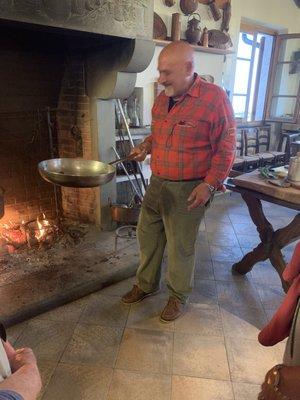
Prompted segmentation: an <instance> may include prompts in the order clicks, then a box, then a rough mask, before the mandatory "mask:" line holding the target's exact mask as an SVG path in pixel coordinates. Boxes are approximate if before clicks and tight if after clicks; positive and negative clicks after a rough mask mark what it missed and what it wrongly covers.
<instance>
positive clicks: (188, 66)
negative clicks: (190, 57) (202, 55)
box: [186, 61, 194, 75]
mask: <svg viewBox="0 0 300 400" xmlns="http://www.w3.org/2000/svg"><path fill="white" fill-rule="evenodd" d="M186 71H187V73H188V75H192V74H193V72H194V63H193V62H192V61H187V62H186Z"/></svg>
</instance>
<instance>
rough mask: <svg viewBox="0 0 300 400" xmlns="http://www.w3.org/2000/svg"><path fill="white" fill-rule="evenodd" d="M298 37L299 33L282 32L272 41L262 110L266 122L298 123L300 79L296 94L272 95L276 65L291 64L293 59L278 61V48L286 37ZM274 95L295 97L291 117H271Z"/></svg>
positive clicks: (299, 121) (299, 113) (299, 115)
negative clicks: (265, 95) (272, 45)
mask: <svg viewBox="0 0 300 400" xmlns="http://www.w3.org/2000/svg"><path fill="white" fill-rule="evenodd" d="M295 38H296V39H297V38H299V39H300V34H299V33H293V34H282V35H276V37H275V42H274V50H273V54H272V59H271V70H270V76H269V81H268V85H267V98H266V103H265V111H264V119H265V120H266V121H268V122H287V123H292V124H293V123H300V81H299V87H298V92H297V95H274V94H273V93H274V85H275V77H276V71H277V67H278V65H280V64H282V65H283V64H292V63H293V61H279V55H280V49H281V44H282V42H283V41H284V40H288V39H295ZM274 97H281V98H296V104H295V108H294V115H293V117H292V118H283V117H271V116H270V113H271V106H272V99H273V98H274Z"/></svg>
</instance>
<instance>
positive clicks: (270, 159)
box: [256, 125, 280, 166]
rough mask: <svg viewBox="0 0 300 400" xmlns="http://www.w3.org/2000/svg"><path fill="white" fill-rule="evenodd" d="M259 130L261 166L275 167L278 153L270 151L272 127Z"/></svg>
mask: <svg viewBox="0 0 300 400" xmlns="http://www.w3.org/2000/svg"><path fill="white" fill-rule="evenodd" d="M256 129H257V147H258V151H257V152H258V156H259V158H260V163H261V166H265V165H270V166H275V164H276V156H278V157H279V156H280V155H279V154H278V155H277V154H275V153H276V152H273V151H270V140H271V125H265V126H259V127H257V128H256Z"/></svg>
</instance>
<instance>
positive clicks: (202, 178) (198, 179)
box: [153, 175, 205, 182]
mask: <svg viewBox="0 0 300 400" xmlns="http://www.w3.org/2000/svg"><path fill="white" fill-rule="evenodd" d="M153 176H155V177H156V178H158V179H162V180H164V181H167V182H196V181H203V180H204V179H205V177H201V178H192V179H178V180H177V179H166V178H163V177H160V176H157V175H153Z"/></svg>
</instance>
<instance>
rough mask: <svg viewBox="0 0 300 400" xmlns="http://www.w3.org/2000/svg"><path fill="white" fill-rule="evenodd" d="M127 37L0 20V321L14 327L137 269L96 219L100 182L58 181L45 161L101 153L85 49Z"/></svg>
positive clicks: (128, 249)
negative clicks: (42, 167)
mask: <svg viewBox="0 0 300 400" xmlns="http://www.w3.org/2000/svg"><path fill="white" fill-rule="evenodd" d="M27 28H28V29H27ZM127 40H128V39H124V38H116V37H108V36H102V35H94V34H88V33H75V32H70V31H68V32H66V31H64V30H59V31H58V30H56V29H54V28H51V29H50V30H47V28H39V29H37V27H35V26H34V25H29V24H28V26H27V25H26V29H25V27H24V25H22V26H21V25H12V24H10V25H8V24H5V25H4V24H1V25H0V60H1V62H0V96H1V103H0V188H1V189H0V192H1V193H2V191H3V192H4V197H3V198H4V210H5V212H4V215H3V217H2V218H1V220H0V299H1V301H0V319H1V320H2V321H6V323H7V325H11V324H14V323H15V322H17V321H22V320H24V319H26V318H28V317H30V316H32V315H36V314H37V313H39V312H42V311H45V310H46V309H48V308H52V307H53V306H55V305H59V304H62V303H65V302H67V301H71V300H74V299H75V298H78V297H81V296H83V295H85V294H88V293H91V292H93V291H95V290H98V289H100V288H101V287H103V285H106V284H109V283H110V282H114V280H115V279H120V276H122V277H124V278H125V277H128V274H129V273H130V274H133V272H134V270H135V267H136V259H137V252H136V249H135V248H133V247H132V242H130V241H129V242H128V243H127V242H126V240H124V241H123V247H122V245H121V247H120V246H118V247H120V250H119V251H118V255H116V254H114V235H113V233H112V232H107V233H106V232H101V231H100V230H99V227H97V226H96V212H97V206H96V201H97V190H99V189H98V188H91V189H90V188H85V189H77V188H59V187H56V186H54V185H52V184H49V183H48V182H46V181H44V180H43V179H42V178H41V176H40V175H39V172H38V168H37V165H38V163H39V162H40V161H42V160H46V159H49V158H57V157H83V158H86V159H93V156H94V154H95V153H94V150H95V149H94V148H93V145H94V144H93V139H92V134H91V115H90V101H91V100H90V98H89V96H87V94H86V54H87V52H90V51H92V49H94V48H96V47H98V48H99V46H100V44H99V43H100V41H101V43H102V44H101V45H103V46H110V44H111V43H114V42H116V41H118V42H120V43H122V42H123V41H127ZM94 147H95V145H94ZM1 200H2V198H1ZM98 201H99V199H98ZM112 272H113V273H114V275H112ZM118 274H119V277H117V275H118Z"/></svg>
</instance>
